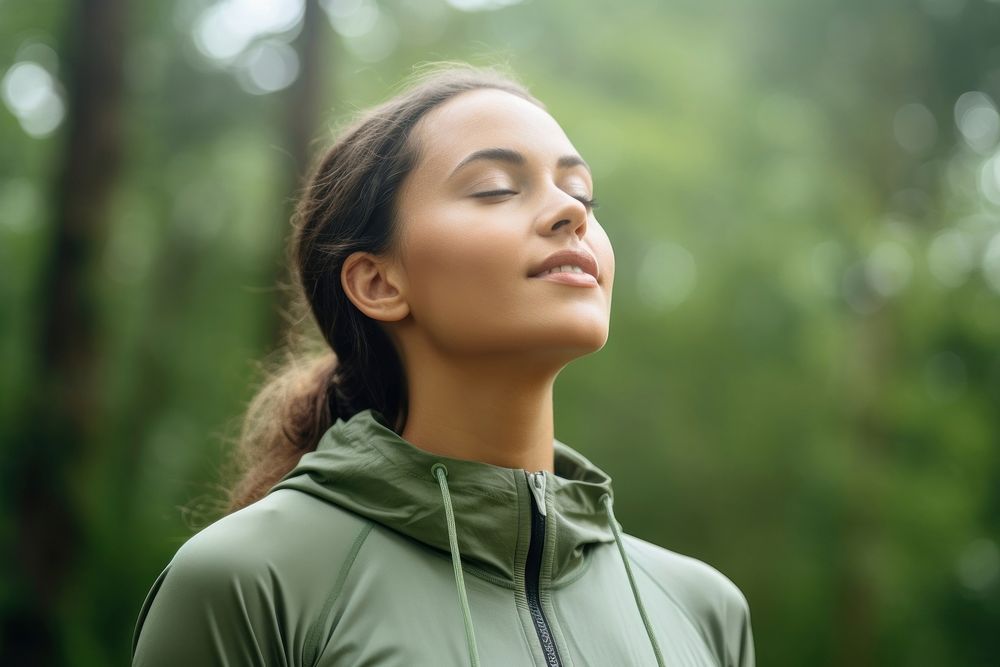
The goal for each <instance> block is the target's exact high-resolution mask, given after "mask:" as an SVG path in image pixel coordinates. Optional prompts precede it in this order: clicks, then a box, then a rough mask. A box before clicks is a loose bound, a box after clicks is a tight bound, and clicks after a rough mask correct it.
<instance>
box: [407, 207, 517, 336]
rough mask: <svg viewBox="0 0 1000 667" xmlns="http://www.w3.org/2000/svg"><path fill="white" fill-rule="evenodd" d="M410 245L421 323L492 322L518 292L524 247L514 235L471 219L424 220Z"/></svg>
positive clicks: (412, 289)
mask: <svg viewBox="0 0 1000 667" xmlns="http://www.w3.org/2000/svg"><path fill="white" fill-rule="evenodd" d="M411 222H412V223H413V226H412V228H411V229H410V234H409V238H408V243H407V261H406V270H407V279H408V283H409V286H410V301H411V308H412V310H413V314H414V317H416V318H417V319H418V320H420V319H423V320H424V321H429V320H442V321H444V320H447V321H454V320H456V319H463V320H469V319H470V318H472V317H479V318H483V317H485V318H490V317H491V316H493V317H495V316H496V315H494V314H501V313H498V310H500V311H502V310H503V309H506V308H507V307H508V306H509V305H510V304H512V303H513V302H514V301H515V299H514V298H513V296H514V293H515V292H516V290H517V289H518V288H519V287H520V285H519V284H518V279H519V278H523V276H522V275H521V273H523V272H524V271H526V268H525V267H523V266H522V264H523V261H522V259H521V251H522V248H520V247H519V246H520V245H521V244H520V243H519V242H518V239H517V238H516V237H515V236H514V234H513V233H511V232H509V231H506V230H504V228H503V227H502V226H499V225H497V223H496V221H492V222H491V223H486V222H480V221H477V220H476V219H475V218H473V217H471V216H469V217H465V216H461V217H460V216H456V215H454V214H452V215H450V216H449V215H445V214H440V215H437V216H433V215H426V216H421V218H420V219H415V220H412V221H411Z"/></svg>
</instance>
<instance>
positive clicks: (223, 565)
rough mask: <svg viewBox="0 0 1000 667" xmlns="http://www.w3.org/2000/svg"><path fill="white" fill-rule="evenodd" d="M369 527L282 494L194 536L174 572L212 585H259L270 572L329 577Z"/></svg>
mask: <svg viewBox="0 0 1000 667" xmlns="http://www.w3.org/2000/svg"><path fill="white" fill-rule="evenodd" d="M367 525H368V522H367V521H365V520H364V519H362V518H361V517H359V516H357V515H354V514H351V513H350V512H346V511H344V510H342V509H340V508H338V507H336V506H333V505H330V504H329V503H326V502H323V501H322V500H319V499H317V498H314V497H312V496H309V495H308V494H305V493H301V492H299V491H295V490H291V489H279V490H276V491H273V492H271V493H270V494H268V495H267V496H264V497H263V498H261V499H260V500H258V501H257V502H255V503H252V504H250V505H248V506H246V507H244V508H242V509H240V510H238V511H236V512H233V513H232V514H229V515H227V516H224V517H222V518H221V519H219V520H217V521H216V522H214V523H212V524H210V525H209V526H206V527H205V528H203V529H202V530H201V531H199V532H198V533H196V534H195V535H193V536H192V537H191V538H189V539H188V540H187V541H186V542H185V543H184V544H183V545H182V546H181V547H180V548H179V549H178V550H177V552H176V554H175V556H174V558H173V559H172V560H171V562H170V567H171V569H174V570H178V571H183V572H184V573H186V574H187V575H188V576H191V577H194V578H197V579H210V580H218V579H217V575H219V574H226V575H228V576H236V577H240V576H244V577H246V576H249V577H251V578H254V579H257V578H259V575H261V574H265V573H267V572H269V571H273V572H275V574H276V575H279V576H281V575H293V574H295V573H299V574H301V575H305V574H308V573H310V572H315V573H317V574H318V573H320V572H324V571H328V570H329V569H330V567H331V566H332V565H333V564H335V563H336V562H337V560H338V554H343V555H344V556H346V555H347V553H348V552H349V551H350V549H351V545H352V542H353V541H354V539H355V538H356V537H357V535H358V534H360V533H361V532H362V531H363V529H364V528H365V527H366V526H367ZM320 554H321V555H320Z"/></svg>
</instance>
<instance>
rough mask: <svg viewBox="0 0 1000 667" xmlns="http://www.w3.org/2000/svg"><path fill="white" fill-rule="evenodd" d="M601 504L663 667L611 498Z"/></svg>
mask: <svg viewBox="0 0 1000 667" xmlns="http://www.w3.org/2000/svg"><path fill="white" fill-rule="evenodd" d="M601 502H603V503H604V508H605V509H606V510H607V511H608V521H609V522H610V523H611V532H613V533H614V534H615V542H617V543H618V552H619V553H620V554H621V556H622V562H623V563H625V573H626V574H627V575H628V583H629V585H630V586H631V587H632V596H633V597H634V598H635V603H636V605H637V606H638V607H639V615H640V616H642V622H643V625H645V626H646V634H647V635H649V642H650V643H651V644H652V645H653V653H655V654H656V664H657V665H658V666H659V667H663V655H661V654H660V645H659V644H657V643H656V637H655V636H653V628H652V627H651V626H650V625H649V618H648V617H647V616H646V608H645V607H643V606H642V598H640V597H639V589H638V588H636V585H635V579H634V578H633V577H632V568H631V567H630V566H629V564H628V556H627V555H626V554H625V546H624V545H623V544H622V536H621V532H620V531H619V530H618V522H617V521H616V520H615V514H614V512H612V511H611V496H610V495H608V494H607V493H605V494H604V495H602V496H601Z"/></svg>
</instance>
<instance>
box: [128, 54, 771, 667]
mask: <svg viewBox="0 0 1000 667" xmlns="http://www.w3.org/2000/svg"><path fill="white" fill-rule="evenodd" d="M593 192H594V183H593V178H592V175H591V172H590V169H589V167H588V166H587V163H586V162H584V160H583V159H582V157H581V156H580V155H579V153H578V152H577V151H576V149H575V148H574V147H573V144H572V143H571V142H570V140H569V139H568V138H567V137H566V135H565V133H564V132H563V130H562V129H561V128H560V126H559V124H558V123H557V122H556V121H555V120H554V119H553V118H552V116H550V115H549V114H548V113H547V112H546V110H545V106H544V105H543V104H542V103H541V102H539V101H538V100H537V99H535V98H534V97H533V96H531V95H530V94H529V93H528V92H527V91H526V90H525V89H524V87H522V86H521V85H519V84H518V83H516V82H515V81H514V80H512V79H511V78H510V77H507V76H505V75H502V74H500V73H498V72H496V71H494V70H491V69H479V68H473V67H471V66H460V65H451V66H446V67H440V68H437V69H434V70H431V72H430V74H425V75H424V76H422V77H420V78H418V79H417V80H416V81H415V83H413V84H412V85H411V86H410V87H409V88H408V89H407V90H405V91H404V92H402V93H400V94H399V95H397V96H396V97H394V98H393V99H391V100H389V101H388V102H386V103H384V104H382V105H381V106H378V107H376V108H374V109H372V110H370V111H368V112H367V113H365V114H363V115H362V116H361V117H360V118H359V119H358V120H357V121H356V122H355V123H354V124H353V125H352V126H350V127H349V128H347V130H346V131H345V132H343V133H342V135H341V138H340V139H339V141H338V142H337V143H336V144H335V145H334V146H332V147H331V148H330V149H329V150H328V151H327V152H326V154H325V155H324V156H323V157H322V159H321V160H319V162H318V163H317V167H316V168H315V169H314V171H313V173H312V175H311V177H310V180H309V184H308V186H307V188H306V191H305V193H304V195H303V197H302V199H301V201H300V203H299V206H298V209H297V211H296V214H295V217H294V222H295V225H294V228H295V234H294V236H293V239H292V246H291V251H292V252H291V254H290V256H291V259H292V262H293V266H294V268H295V275H296V278H297V281H296V283H297V285H298V287H301V290H302V294H303V296H304V298H305V299H307V300H308V304H309V307H310V310H311V313H312V316H313V317H314V318H315V321H316V323H317V324H318V326H319V330H320V331H321V332H322V335H323V337H324V338H325V340H326V342H327V343H328V344H329V347H330V348H331V349H330V351H329V352H328V353H327V354H326V355H325V356H322V357H320V358H319V359H317V360H315V361H314V362H313V365H312V366H308V367H306V368H305V370H304V371H303V370H302V366H301V364H299V365H298V366H295V367H294V368H293V370H290V371H288V373H289V375H288V376H287V377H279V378H277V379H276V380H274V382H273V384H272V385H271V386H269V387H266V388H265V389H264V391H263V392H262V393H261V394H260V396H259V397H258V399H257V401H255V403H254V404H253V405H252V406H251V410H250V414H249V415H248V424H250V426H251V428H248V429H247V431H246V433H245V440H246V442H247V443H248V453H247V454H246V456H247V460H248V461H249V462H250V465H249V466H248V469H247V470H246V473H245V475H244V477H243V478H242V480H241V481H240V483H239V484H238V485H236V487H235V488H234V492H233V496H232V502H231V505H230V510H231V511H230V513H228V514H227V515H226V516H224V517H223V518H222V519H219V520H218V521H216V522H215V523H213V524H211V525H209V526H208V527H207V528H205V529H203V530H202V531H201V532H199V533H197V534H196V535H195V536H194V537H192V538H191V539H190V540H188V541H187V542H186V543H185V544H184V545H183V546H181V548H180V549H179V550H178V551H177V553H176V555H175V556H174V558H173V559H172V560H171V561H170V563H169V564H168V565H167V567H166V569H165V570H164V571H163V572H162V573H161V574H160V576H159V577H158V578H157V579H156V581H155V583H154V584H153V586H152V589H151V590H150V592H149V594H148V595H147V597H146V600H145V603H144V605H143V607H142V610H141V612H140V615H139V618H138V622H137V624H136V628H135V633H134V636H133V642H132V653H133V665H143V666H153V665H164V666H167V665H170V666H176V665H189V666H194V665H199V666H200V665H213V664H222V665H296V666H297V665H323V666H333V665H351V666H358V665H407V666H412V665H429V666H440V665H468V664H472V665H479V664H483V665H498V666H499V665H504V666H509V665H549V666H556V665H567V666H568V665H575V666H577V667H584V666H585V665H593V666H601V667H618V666H623V665H640V666H644V665H671V666H673V667H680V666H688V665H690V666H700V665H706V666H707V665H723V666H737V665H738V666H740V667H748V666H752V665H753V664H754V645H753V639H752V636H751V629H750V616H749V609H748V605H747V601H746V598H745V597H744V596H743V594H742V593H741V591H740V590H739V589H738V588H737V587H736V585H735V584H733V583H732V582H731V581H730V580H729V579H728V578H727V577H725V576H724V575H723V574H721V573H720V572H719V571H718V570H716V569H714V568H712V567H711V566H709V565H707V564H705V563H703V562H701V561H699V560H696V559H693V558H690V557H687V556H683V555H680V554H678V553H675V552H673V551H669V550H667V549H665V548H661V547H659V546H656V545H653V544H650V543H648V542H645V541H643V540H640V539H638V538H636V537H633V536H631V535H628V534H625V533H623V532H622V530H621V527H620V525H619V524H618V523H617V522H616V520H615V517H614V512H613V506H614V503H613V501H614V492H613V490H612V485H611V479H610V478H609V477H608V475H607V474H606V473H604V472H603V471H602V470H601V469H600V468H599V467H597V466H596V465H594V464H593V463H591V462H590V461H589V460H587V459H586V458H584V457H583V456H582V455H581V454H579V453H578V452H577V451H575V450H574V449H573V448H571V447H570V446H568V445H567V444H565V443H563V442H560V441H559V440H557V439H556V438H555V437H554V427H553V409H552V388H553V383H554V381H555V379H556V376H557V375H558V374H559V372H560V370H561V369H562V368H564V367H565V366H566V365H567V364H568V363H569V362H570V361H572V360H573V359H576V358H578V357H581V356H583V355H586V354H588V353H591V352H595V351H597V350H600V349H601V348H602V347H603V346H604V344H605V342H606V341H607V337H608V328H609V317H610V309H611V291H612V284H613V282H614V273H615V258H614V254H613V252H612V248H611V243H610V241H609V240H608V236H607V234H605V232H604V230H603V229H602V228H601V225H600V224H599V223H598V221H597V218H596V217H595V216H594V212H593V207H594V202H593V199H592V198H593ZM334 355H335V356H334ZM303 377H304V378H305V379H303ZM289 387H299V391H298V392H297V393H295V392H289V391H287V390H288V388H289ZM286 395H287V396H290V398H288V399H286V400H287V402H286V404H284V406H282V404H281V403H279V402H278V399H276V397H280V396H286ZM276 404H277V406H278V408H279V409H278V410H277V411H275V412H273V413H272V412H268V410H270V409H271V408H272V407H273V406H275V405H276ZM282 408H283V409H282ZM626 446H627V443H626Z"/></svg>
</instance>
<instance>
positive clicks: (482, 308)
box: [397, 89, 615, 361]
mask: <svg viewBox="0 0 1000 667" xmlns="http://www.w3.org/2000/svg"><path fill="white" fill-rule="evenodd" d="M413 132H414V134H413V136H412V139H414V140H415V141H416V145H417V146H419V151H418V156H419V157H418V161H417V164H416V165H415V168H414V169H413V170H412V171H411V172H410V174H409V175H408V176H407V177H406V179H405V180H404V182H403V185H402V189H401V191H400V192H399V193H398V194H399V196H398V199H397V214H398V222H399V224H400V234H401V238H400V240H401V245H400V246H399V254H398V257H397V258H398V261H399V262H400V265H401V267H402V271H401V275H402V276H403V278H402V282H403V283H404V285H403V287H402V290H403V296H404V298H405V299H406V302H407V304H408V305H409V310H410V314H411V315H412V318H407V320H406V321H407V324H409V325H412V326H414V327H416V328H417V329H418V330H419V334H420V335H422V336H423V337H425V338H426V342H427V343H428V344H430V345H433V346H434V347H435V348H436V349H437V350H439V351H441V352H445V353H453V354H473V355H476V354H496V353H500V354H506V353H522V354H529V355H541V357H543V358H545V359H549V360H553V359H561V360H564V361H568V360H569V359H572V358H573V357H576V356H580V355H582V354H586V353H589V352H593V351H595V350H598V349H600V348H601V347H603V346H604V344H605V342H606V341H607V338H608V327H609V321H610V311H611V288H612V283H613V282H614V275H615V258H614V253H613V251H612V248H611V242H610V240H609V239H608V236H607V234H605V232H604V229H602V228H601V225H600V224H599V223H598V222H597V218H596V217H594V214H593V212H592V211H591V210H590V208H589V206H588V205H586V204H585V203H584V201H585V200H587V199H591V198H593V196H594V183H593V178H592V176H591V173H590V171H589V170H588V168H587V166H586V164H585V163H584V162H583V161H582V159H581V158H580V156H579V154H578V153H577V151H576V149H575V148H574V147H573V144H572V143H571V142H570V141H569V139H568V138H567V137H566V134H565V133H564V132H563V130H562V128H561V127H559V124H558V123H556V121H555V119H553V118H552V117H551V116H550V115H549V114H548V113H547V112H545V111H543V110H542V109H540V108H539V107H537V106H535V105H534V104H532V103H531V102H528V101H527V100H524V99H522V98H520V97H517V96H515V95H512V94H510V93H506V92H503V91H500V90H494V89H481V90H474V91H469V92H465V93H462V94H459V95H457V96H456V97H453V98H452V99H450V100H449V101H447V102H445V103H443V104H442V105H440V106H438V107H436V108H434V109H433V110H431V111H430V112H429V113H428V114H427V115H425V116H424V117H423V118H422V119H421V121H420V122H419V123H418V124H417V126H416V127H415V128H414V129H413ZM483 151H485V152H483ZM477 156H478V157H477ZM565 250H576V251H582V252H584V253H589V254H590V255H591V256H592V258H593V259H594V260H595V261H596V267H597V278H596V280H595V279H592V278H590V277H589V276H586V275H579V274H577V275H576V276H575V278H573V277H571V278H565V277H564V278H563V279H560V278H556V277H552V276H550V277H548V278H538V277H532V274H533V273H535V272H536V271H535V270H536V269H537V268H538V267H539V266H541V265H542V264H543V263H544V262H545V261H546V259H548V258H549V256H550V255H552V254H553V253H555V252H558V251H565ZM560 263H561V264H577V263H578V262H575V261H567V262H560ZM584 268H586V267H584ZM563 280H564V281H565V282H564V281H563ZM570 282H573V283H575V284H569V283H570Z"/></svg>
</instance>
